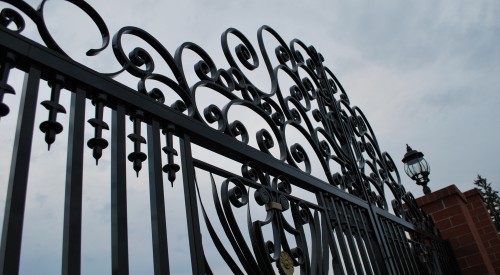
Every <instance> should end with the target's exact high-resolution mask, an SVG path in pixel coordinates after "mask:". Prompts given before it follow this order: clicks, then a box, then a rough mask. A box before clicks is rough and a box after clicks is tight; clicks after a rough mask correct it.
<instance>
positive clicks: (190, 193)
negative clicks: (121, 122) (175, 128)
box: [181, 134, 205, 275]
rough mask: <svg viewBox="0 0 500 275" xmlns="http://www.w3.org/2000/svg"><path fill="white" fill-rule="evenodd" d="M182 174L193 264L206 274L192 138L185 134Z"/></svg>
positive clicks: (200, 273)
mask: <svg viewBox="0 0 500 275" xmlns="http://www.w3.org/2000/svg"><path fill="white" fill-rule="evenodd" d="M181 159H182V174H183V181H184V200H185V202H186V218H187V226H188V233H189V246H190V251H191V266H192V269H193V270H192V271H193V274H198V275H204V274H205V255H204V253H203V245H202V239H201V232H200V220H199V218H198V204H197V201H196V187H195V185H194V181H195V171H194V164H193V155H192V151H191V138H190V136H189V135H187V134H184V135H183V137H182V139H181Z"/></svg>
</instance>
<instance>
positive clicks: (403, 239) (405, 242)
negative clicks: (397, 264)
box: [394, 225, 417, 271]
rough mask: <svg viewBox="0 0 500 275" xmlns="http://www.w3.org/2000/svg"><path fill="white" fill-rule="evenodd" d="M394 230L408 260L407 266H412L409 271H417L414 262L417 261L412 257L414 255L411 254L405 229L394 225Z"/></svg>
mask: <svg viewBox="0 0 500 275" xmlns="http://www.w3.org/2000/svg"><path fill="white" fill-rule="evenodd" d="M394 228H395V230H396V234H397V237H398V239H399V241H400V243H401V247H402V250H403V252H404V255H405V258H406V259H407V260H406V263H407V265H408V264H409V265H410V266H409V267H408V269H409V270H410V271H411V270H416V269H417V267H416V266H415V265H414V264H413V261H414V260H415V258H414V257H412V255H411V254H410V248H409V245H408V239H407V238H406V235H405V233H404V229H403V228H402V227H401V226H396V225H394Z"/></svg>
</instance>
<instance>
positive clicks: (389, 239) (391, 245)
mask: <svg viewBox="0 0 500 275" xmlns="http://www.w3.org/2000/svg"><path fill="white" fill-rule="evenodd" d="M387 223H388V221H387V220H385V219H381V222H380V225H381V227H382V232H384V233H383V235H384V236H385V237H384V240H385V241H386V244H387V247H388V249H387V253H388V255H390V259H391V260H392V263H393V264H394V268H395V270H396V274H403V272H402V268H401V264H400V263H399V257H398V253H397V252H396V249H395V248H394V242H393V240H392V236H391V232H389V229H388V228H387Z"/></svg>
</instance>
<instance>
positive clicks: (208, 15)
mask: <svg viewBox="0 0 500 275" xmlns="http://www.w3.org/2000/svg"><path fill="white" fill-rule="evenodd" d="M29 2H30V3H32V4H34V5H36V4H37V3H38V1H29ZM87 2H89V3H90V4H91V5H92V6H93V7H94V8H95V9H96V10H97V11H98V12H99V13H100V14H101V16H102V17H103V19H104V21H105V22H106V23H107V25H108V28H109V30H110V32H111V33H112V34H113V33H115V32H116V31H118V29H119V28H121V27H122V26H127V25H131V26H137V27H140V28H143V29H145V30H147V31H148V32H150V33H151V34H152V35H154V36H155V37H156V38H157V39H158V40H159V41H160V42H162V43H163V45H164V46H165V47H166V48H167V49H168V50H169V51H170V52H171V53H172V54H173V53H174V52H175V49H176V48H177V47H178V46H179V45H180V44H182V43H183V42H185V41H191V42H194V43H196V44H198V45H200V46H202V47H203V48H204V49H205V50H206V51H207V52H208V53H209V54H210V55H211V56H212V57H213V59H214V61H215V62H216V64H221V65H220V67H225V66H226V65H224V64H226V63H225V60H224V57H223V54H222V50H221V46H220V35H221V33H222V32H224V31H225V30H226V29H227V28H229V27H235V28H237V29H239V30H240V31H241V32H242V33H243V34H245V35H246V36H247V38H249V39H250V40H251V42H252V43H253V45H254V46H255V47H257V43H256V41H257V39H256V37H257V35H256V32H257V29H258V28H259V27H260V26H262V25H269V26H271V27H272V28H274V29H275V30H276V31H277V32H278V33H279V34H280V35H281V36H282V37H283V38H284V40H285V41H287V42H288V41H290V40H292V39H293V38H299V39H301V40H302V41H303V42H305V43H306V44H307V45H314V46H315V47H316V49H317V50H318V51H319V52H321V53H322V54H323V56H324V57H325V62H324V64H325V65H326V66H328V67H329V68H330V69H331V70H332V71H333V72H334V73H335V74H336V76H337V78H338V79H339V81H340V82H341V83H342V85H343V87H344V89H345V90H346V92H347V94H348V95H349V97H350V100H351V104H352V105H356V106H359V107H360V108H361V109H362V110H363V112H364V113H365V115H366V116H367V118H368V120H369V121H370V123H371V126H372V128H373V130H374V131H375V134H376V136H377V139H378V142H379V145H380V146H381V149H382V150H383V151H387V152H388V153H389V154H391V156H392V157H393V159H394V160H395V161H396V164H397V165H398V169H399V172H400V173H401V177H402V179H403V180H402V181H403V184H404V185H405V187H406V188H407V190H410V191H412V192H413V193H414V194H415V196H416V197H417V196H420V195H422V191H421V189H420V188H418V187H416V186H415V184H414V183H413V182H411V180H410V179H409V178H408V177H406V175H404V169H403V165H402V163H401V162H400V160H401V158H402V157H403V155H404V153H405V144H406V143H408V144H410V145H411V146H412V147H413V148H414V149H417V150H420V151H422V152H423V153H424V154H425V157H426V159H427V160H428V162H429V164H430V166H431V174H430V179H431V181H430V184H429V186H430V188H431V189H432V190H437V189H440V188H444V187H446V186H448V185H450V184H455V185H457V186H458V187H459V188H460V189H461V190H463V191H465V190H468V189H470V188H473V187H474V186H473V184H472V182H473V180H474V179H475V177H476V175H477V174H481V175H482V176H483V177H486V178H487V179H488V180H489V181H490V182H492V183H493V186H494V188H495V189H496V190H499V189H500V169H499V162H498V159H497V155H498V154H499V153H500V143H499V142H498V141H497V140H498V136H499V135H500V127H499V126H500V108H498V106H500V95H499V92H500V88H499V87H500V46H499V45H500V18H498V17H499V14H500V3H499V2H498V1H494V0H491V1H456V0H450V1H439V2H438V1H378V2H374V1H342V2H341V1H294V2H292V1H284V0H282V1H274V0H272V1H264V0H255V1H241V0H233V1H220V0H211V1H201V0H198V1H195V0H186V1H179V2H176V3H169V2H166V1H155V0H144V1H129V0H121V1H116V0H113V1H97V0H93V1H90V0H89V1H87ZM2 6H5V5H3V4H2ZM46 18H47V22H48V24H49V26H50V27H51V28H52V29H53V34H54V37H56V39H58V41H61V42H60V45H61V46H63V49H64V50H65V51H66V52H68V53H70V55H71V56H72V57H73V58H74V59H76V60H78V61H81V62H83V63H85V64H88V65H89V66H90V67H92V68H95V69H96V70H98V71H103V72H110V71H113V70H114V69H116V68H117V67H116V66H114V65H113V64H108V63H106V62H103V61H102V60H103V59H100V57H99V56H97V57H85V56H84V54H83V53H84V52H85V51H86V50H87V49H89V48H91V47H97V46H98V45H99V36H98V33H97V31H96V29H93V28H92V27H89V26H92V23H91V21H90V20H89V19H88V18H86V17H85V16H83V15H81V12H79V11H78V10H77V9H75V8H74V7H73V6H72V5H69V4H61V2H59V1H49V2H48V4H47V10H46ZM62 23H63V24H62ZM27 33H28V34H34V33H35V32H34V30H29V29H28V30H27ZM35 39H36V38H35ZM105 54H106V53H104V54H103V55H104V56H105ZM12 77H13V78H16V77H18V79H21V76H17V75H15V74H14V75H13V76H12ZM264 81H265V80H264ZM18 91H20V89H19V88H18ZM6 100H7V99H6ZM8 100H10V99H8ZM63 100H67V98H66V99H64V98H63ZM11 104H12V105H13V106H15V104H16V103H15V100H13V102H12V103H11ZM66 106H68V105H66ZM67 108H69V107H67ZM11 109H12V110H16V109H15V108H11ZM12 113H15V112H14V111H13V112H12ZM42 116H44V117H45V116H46V114H43V115H42ZM12 117H14V118H9V117H7V118H5V119H2V120H1V121H0V129H1V131H0V133H6V132H7V131H6V130H5V129H13V128H9V127H13V125H14V123H15V115H12ZM108 118H109V114H108ZM43 120H44V118H43V119H40V121H43ZM9 123H10V124H9ZM6 125H7V126H6ZM1 127H3V128H1ZM65 129H67V128H65ZM2 135H3V134H2ZM35 138H37V136H35ZM38 138H41V139H42V138H43V137H42V136H41V135H40V136H39V137H38ZM66 138H67V134H66V137H65V136H64V132H63V134H61V138H60V140H61V142H62V144H64V143H65V139H66ZM4 139H5V140H4ZM58 139H59V137H58ZM8 142H9V141H8V140H6V138H5V137H3V136H2V144H8ZM42 145H43V144H42ZM8 146H10V145H5V147H4V148H8ZM42 147H43V146H40V148H42ZM61 147H62V148H61ZM9 150H10V149H9ZM58 150H60V151H58ZM42 151H43V152H42ZM86 152H87V153H89V151H88V150H87V151H86ZM43 154H46V149H45V147H43V150H41V149H40V151H37V149H35V151H34V161H35V162H36V161H37V160H38V157H40V159H41V160H40V161H42V162H43V157H42V156H43ZM51 154H52V155H50V156H51V157H54V156H57V154H59V155H60V157H62V158H64V154H65V153H64V146H63V145H61V146H60V148H57V147H55V148H54V149H52V150H51ZM1 156H2V162H1V163H0V165H1V166H0V171H1V172H2V173H1V174H2V176H1V178H0V179H1V182H0V188H1V190H2V191H0V194H5V191H3V190H6V182H7V174H8V173H7V172H6V171H8V162H9V158H10V152H5V151H2V153H1ZM88 160H89V161H87V159H86V161H87V162H91V161H90V159H88ZM106 160H107V157H106V156H104V157H103V165H104V166H105V165H106V163H109V162H106ZM108 160H109V158H108ZM33 167H38V168H33V169H35V170H32V171H30V173H32V174H36V175H39V174H43V171H45V173H46V174H49V173H50V172H49V173H47V171H48V170H44V169H47V168H46V167H45V166H43V165H40V166H36V165H35V166H33ZM36 169H39V170H38V171H37V170H36ZM54 169H56V170H54V171H53V172H52V176H53V178H54V179H53V180H55V181H57V180H59V181H61V182H63V181H64V175H61V176H60V177H58V176H54V175H55V174H57V168H54ZM89 169H96V170H95V175H94V176H92V175H91V174H92V172H88V174H90V175H89V176H86V177H87V178H86V181H88V182H91V183H89V184H97V182H98V180H97V178H98V176H97V175H99V173H103V172H102V171H101V170H98V169H97V168H89ZM91 171H92V170H91ZM143 174H146V175H147V170H146V171H145V172H144V173H143ZM56 178H57V179H56ZM131 181H133V179H132V180H131ZM33 185H35V186H36V184H33ZM132 186H133V185H132ZM95 188H96V189H99V186H98V185H96V186H95ZM130 188H136V187H130ZM174 188H177V187H174ZM90 189H91V188H90V187H89V189H88V190H90ZM33 190H36V191H32V193H31V195H30V194H29V196H32V198H35V199H36V200H34V201H36V203H35V202H28V206H30V205H31V207H32V208H33V209H34V208H36V206H37V205H44V204H47V202H46V201H47V200H50V201H51V203H52V204H53V205H54V206H52V207H54V208H57V207H58V205H59V206H61V203H62V198H60V199H59V200H60V201H56V202H53V201H52V199H49V196H50V195H53V194H59V195H61V194H63V192H64V189H63V188H62V187H61V186H59V187H57V188H56V187H54V188H49V189H48V188H45V187H41V186H40V187H39V189H35V188H34V189H33ZM134 190H135V189H134ZM135 191H136V193H137V194H138V195H137V196H136V197H132V198H131V199H130V204H132V205H134V203H137V204H138V205H139V204H141V203H140V202H139V201H140V200H141V199H140V198H141V196H143V198H147V197H148V195H147V188H145V187H144V186H143V187H137V190H135ZM169 194H171V193H169ZM99 195H100V191H96V192H95V194H92V193H88V194H87V195H86V196H87V197H86V198H87V199H88V201H90V203H87V204H86V205H87V206H84V207H87V208H84V215H85V211H86V210H85V209H88V213H101V214H102V215H100V216H99V215H87V216H88V217H89V219H94V220H93V222H95V223H97V224H99V222H100V223H101V224H106V222H105V221H106V219H108V216H107V215H108V213H107V212H108V210H107V207H109V206H108V205H107V204H106V202H103V201H99V200H100V199H99ZM59 197H61V196H59ZM135 199H136V200H137V202H136V201H134V200H135ZM4 200H5V198H4V195H2V198H1V201H2V202H3V201H4ZM93 200H95V201H96V202H95V203H94V201H93ZM37 203H38V204H37ZM141 207H146V208H147V203H146V205H142V206H141ZM141 207H137V208H134V207H131V210H130V212H131V215H135V217H136V219H137V220H140V219H141V218H142V216H141V213H140V211H139V210H138V209H142V208H141ZM30 209H31V208H30ZM134 211H136V212H137V213H135V212H134ZM29 213H32V214H29ZM1 215H3V203H2V214H1ZM28 215H32V216H37V214H36V211H33V212H29V211H28ZM54 215H55V217H53V219H55V220H57V221H58V222H60V217H61V215H60V214H54ZM172 215H174V214H172ZM146 216H147V215H146ZM85 217H86V216H84V218H85ZM47 219H50V217H48V218H47ZM144 222H147V218H144ZM56 223H57V222H56ZM45 224H48V223H45ZM89 224H92V223H89ZM25 226H26V227H27V228H28V229H25V230H32V231H33V232H35V231H40V232H42V234H46V235H47V236H49V235H51V234H52V235H54V236H55V235H58V232H60V231H61V228H58V227H52V226H47V225H45V226H44V223H39V224H34V225H33V226H34V227H36V229H33V228H32V229H30V228H31V227H30V224H29V223H27V225H26V224H25ZM131 227H133V226H131ZM54 228H57V229H54ZM84 230H85V228H84ZM107 230H108V229H106V230H104V231H103V232H105V233H106V234H108V232H109V231H107ZM141 230H143V231H144V232H146V233H147V230H144V229H140V228H136V230H135V231H134V229H133V228H132V229H131V232H138V233H131V234H136V237H133V236H132V237H131V239H132V241H131V246H132V247H135V248H137V249H135V250H133V251H138V252H134V253H136V255H135V256H137V257H136V259H137V258H138V256H139V254H140V253H141V251H142V250H141V249H144V253H146V255H148V254H147V253H151V252H147V251H148V249H147V248H141V242H142V239H141V236H142V235H141V232H143V231H141ZM45 231H46V233H43V232H45ZM89 231H90V232H93V233H88V235H84V238H87V239H86V240H90V241H88V242H87V243H89V245H87V246H86V245H85V243H84V248H83V249H84V253H83V254H84V258H85V257H86V256H88V258H85V260H86V263H91V264H87V265H85V266H84V271H85V272H88V274H93V273H92V272H93V269H92V268H93V266H98V267H99V268H98V270H108V269H107V268H109V266H106V263H104V262H106V261H104V260H101V259H98V257H93V258H92V255H96V254H99V253H96V252H95V251H100V253H108V252H109V247H108V245H107V243H106V242H107V241H108V239H104V241H103V242H102V243H104V244H102V245H101V242H100V241H102V240H103V239H101V238H105V237H102V236H101V233H99V232H101V231H95V232H94V231H92V229H91V228H89V229H88V230H87V232H89ZM180 231H182V230H180ZM30 232H31V231H30ZM40 232H38V233H40ZM146 233H145V234H146ZM59 234H60V233H59ZM89 234H94V235H89ZM52 235H51V236H52ZM28 236H29V235H28ZM26 239H28V240H30V239H29V237H25V240H26ZM28 243H29V241H28ZM33 243H34V244H35V245H33V246H30V249H29V250H30V251H32V252H33V255H37V257H41V256H40V255H43V252H42V251H44V250H45V247H46V246H45V245H47V244H44V243H36V241H35V240H33ZM59 243H60V240H57V241H56V244H57V245H53V246H54V251H55V252H54V253H60V252H57V251H60V246H58V245H59ZM23 245H24V243H23ZM37 245H38V246H37ZM25 246H27V245H25ZM145 247H146V246H145ZM94 249H95V251H94ZM106 249H108V251H106ZM182 249H183V248H182V247H180V248H178V251H180V252H179V253H180V254H182V253H181V252H182ZM184 249H185V248H184ZM103 250H104V252H102V251H103ZM131 251H132V250H131ZM24 253H25V254H23V255H25V256H23V257H24V258H23V259H24V261H25V263H26V264H25V267H24V268H25V269H23V268H22V269H21V270H22V271H23V270H24V272H25V274H30V269H29V267H30V266H34V267H37V266H39V265H37V264H33V263H32V262H30V261H32V260H30V259H31V258H30V257H31V256H30V255H31V254H29V255H28V254H27V253H26V252H24ZM93 253H94V254H93ZM131 253H132V252H131ZM47 254H49V253H47ZM99 255H100V254H99ZM44 256H46V257H51V255H44ZM133 256H134V255H131V258H134V257H133ZM58 257H59V256H58V255H56V256H55V258H58ZM35 262H36V261H35ZM131 262H132V267H133V268H132V269H133V270H138V271H137V274H144V273H141V271H144V268H145V267H143V266H142V264H144V266H148V265H149V264H150V263H149V262H146V263H143V262H140V261H138V260H134V259H132V260H131ZM94 263H95V264H94ZM38 264H40V263H38ZM26 266H27V267H26ZM103 266H104V267H103ZM55 267H57V261H56V263H55V264H54V265H53V266H50V267H46V268H47V270H52V269H50V268H55ZM58 268H59V267H57V268H55V270H59V269H58ZM101 268H102V269H101ZM47 274H49V273H47Z"/></svg>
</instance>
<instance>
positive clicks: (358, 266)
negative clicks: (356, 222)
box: [339, 201, 363, 274]
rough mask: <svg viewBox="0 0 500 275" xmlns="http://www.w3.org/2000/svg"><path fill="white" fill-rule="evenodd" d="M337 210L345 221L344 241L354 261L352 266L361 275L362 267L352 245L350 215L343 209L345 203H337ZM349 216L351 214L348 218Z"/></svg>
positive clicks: (353, 244)
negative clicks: (338, 209)
mask: <svg viewBox="0 0 500 275" xmlns="http://www.w3.org/2000/svg"><path fill="white" fill-rule="evenodd" d="M339 204H340V206H339V208H340V209H341V211H342V213H343V214H344V217H345V220H346V229H347V230H345V236H346V239H347V242H348V244H349V251H350V252H351V258H352V259H353V260H354V265H355V267H356V271H357V274H363V270H362V267H363V264H362V263H361V260H360V259H359V255H358V254H359V252H358V251H357V249H356V244H355V243H354V242H355V241H354V236H353V233H352V229H351V227H352V225H351V223H350V222H349V218H350V217H352V213H349V212H348V211H346V207H345V204H346V203H345V202H344V201H339ZM349 214H351V215H350V216H349Z"/></svg>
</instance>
